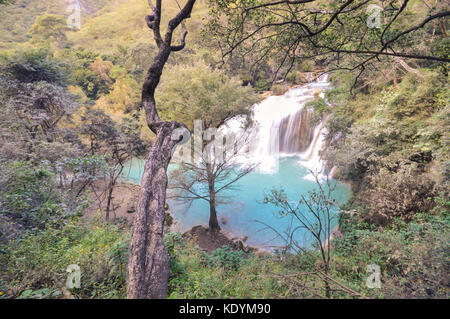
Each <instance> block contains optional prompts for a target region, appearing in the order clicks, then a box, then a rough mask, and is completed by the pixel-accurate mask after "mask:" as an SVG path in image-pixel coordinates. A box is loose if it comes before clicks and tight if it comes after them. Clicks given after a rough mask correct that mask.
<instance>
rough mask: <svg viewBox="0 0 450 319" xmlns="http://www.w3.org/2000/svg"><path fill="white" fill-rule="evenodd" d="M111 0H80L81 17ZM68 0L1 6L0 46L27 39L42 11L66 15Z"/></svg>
mask: <svg viewBox="0 0 450 319" xmlns="http://www.w3.org/2000/svg"><path fill="white" fill-rule="evenodd" d="M110 2H111V0H98V1H86V0H82V1H80V4H81V8H82V19H83V20H84V19H89V18H90V17H91V16H92V15H95V14H96V13H97V12H98V11H99V10H100V9H101V8H103V7H104V6H105V5H106V4H108V3H110ZM69 3H70V1H69V0H48V1H33V0H17V1H15V2H14V3H13V4H11V5H9V6H6V7H2V8H1V11H0V21H1V23H0V48H8V49H10V48H11V47H14V45H15V44H17V43H23V42H26V41H28V40H29V39H30V38H31V36H30V34H29V33H28V31H29V29H30V28H31V26H32V25H33V23H34V22H35V20H36V18H37V17H39V16H41V15H43V14H44V13H50V14H57V15H62V16H65V17H68V13H67V7H68V4H69Z"/></svg>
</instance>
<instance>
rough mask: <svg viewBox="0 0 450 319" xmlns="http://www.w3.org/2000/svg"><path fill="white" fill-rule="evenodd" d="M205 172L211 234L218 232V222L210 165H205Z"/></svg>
mask: <svg viewBox="0 0 450 319" xmlns="http://www.w3.org/2000/svg"><path fill="white" fill-rule="evenodd" d="M206 172H207V175H208V188H209V229H210V230H211V231H212V232H218V231H220V226H219V221H218V220H217V212H216V190H215V185H214V176H213V173H212V166H211V164H206Z"/></svg>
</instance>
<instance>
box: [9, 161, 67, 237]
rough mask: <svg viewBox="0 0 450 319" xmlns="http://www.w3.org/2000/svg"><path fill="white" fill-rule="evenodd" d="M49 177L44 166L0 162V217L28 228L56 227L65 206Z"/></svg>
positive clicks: (47, 170) (47, 168) (49, 174)
mask: <svg viewBox="0 0 450 319" xmlns="http://www.w3.org/2000/svg"><path fill="white" fill-rule="evenodd" d="M52 178H53V174H52V173H51V170H50V168H49V167H48V166H46V165H44V164H41V165H39V166H33V165H31V164H30V163H27V162H10V163H3V164H2V165H1V166H0V189H1V190H2V192H1V193H0V216H7V217H10V218H12V219H14V220H15V221H16V222H18V223H20V224H22V225H23V226H24V227H26V228H28V229H32V228H43V227H45V225H52V224H59V223H60V222H61V218H62V215H63V213H64V212H65V206H64V203H63V202H62V198H61V194H60V192H59V191H58V189H57V188H56V185H55V184H54V182H53V180H52ZM1 235H2V234H0V236H1Z"/></svg>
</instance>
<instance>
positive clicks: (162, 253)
mask: <svg viewBox="0 0 450 319" xmlns="http://www.w3.org/2000/svg"><path fill="white" fill-rule="evenodd" d="M161 3H162V0H157V1H156V6H154V5H153V4H152V2H151V1H150V0H149V5H150V7H151V8H152V10H153V14H152V15H149V16H147V17H146V19H145V20H146V22H147V25H148V27H149V28H150V29H152V30H153V35H154V38H155V41H156V44H157V46H158V48H159V51H158V54H157V55H156V57H155V59H154V61H153V64H152V65H151V67H150V69H149V70H148V72H147V76H146V79H145V81H144V85H143V88H142V106H143V108H144V110H145V117H146V120H147V125H148V127H149V128H150V129H151V130H152V132H153V133H155V134H156V139H155V141H154V143H153V145H152V147H151V149H150V152H149V154H148V158H147V161H146V163H145V167H144V174H143V176H142V181H141V188H140V191H139V198H138V203H137V210H136V216H135V218H134V224H133V234H132V237H131V243H130V250H129V257H128V266H127V298H139V299H143V298H165V297H166V295H167V284H168V278H169V263H168V256H167V251H166V248H165V246H164V238H163V228H164V221H165V216H166V215H165V210H164V206H165V203H166V189H167V166H168V165H169V162H170V159H171V157H172V149H173V148H174V146H175V145H176V144H177V143H178V141H179V140H180V138H179V137H176V138H175V139H174V138H172V135H173V133H174V130H176V129H178V128H185V129H186V127H185V126H184V125H183V124H180V123H177V122H165V121H162V120H161V119H160V118H159V115H158V111H157V109H156V101H155V90H156V87H157V86H158V84H159V81H160V78H161V74H162V71H163V69H164V66H165V64H166V62H167V59H168V58H169V55H170V53H171V52H174V51H180V50H182V49H183V48H184V46H185V40H186V35H187V30H186V28H185V25H184V23H183V21H184V20H185V19H187V18H189V17H190V14H191V11H192V8H193V6H194V4H195V0H188V1H187V3H186V5H185V6H184V7H183V9H181V10H180V11H179V12H178V14H177V15H176V16H175V17H174V18H173V19H171V20H170V21H169V24H168V28H167V32H166V34H165V37H164V39H163V38H162V37H161V34H160V22H161ZM180 24H181V25H182V27H183V34H182V38H181V44H180V45H175V46H174V45H172V34H173V32H174V30H175V29H176V28H177V27H178V26H179V25H180Z"/></svg>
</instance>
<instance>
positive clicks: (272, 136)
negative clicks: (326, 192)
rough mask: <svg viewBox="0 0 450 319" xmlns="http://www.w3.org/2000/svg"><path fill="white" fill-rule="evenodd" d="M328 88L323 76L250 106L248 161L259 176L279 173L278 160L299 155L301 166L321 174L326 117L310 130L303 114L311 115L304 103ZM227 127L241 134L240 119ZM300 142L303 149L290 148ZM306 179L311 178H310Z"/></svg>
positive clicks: (227, 124) (323, 168)
mask: <svg viewBox="0 0 450 319" xmlns="http://www.w3.org/2000/svg"><path fill="white" fill-rule="evenodd" d="M327 87H329V83H328V82H327V77H326V76H323V77H321V78H320V79H319V80H318V81H317V82H311V83H309V84H307V85H304V86H301V87H296V88H293V89H290V90H289V91H288V92H286V93H285V94H284V95H282V96H269V97H268V98H266V99H265V100H263V101H262V102H261V103H259V104H255V105H254V106H253V126H252V127H251V128H250V130H247V132H249V133H248V134H249V135H250V138H249V140H250V141H251V144H250V147H249V150H248V151H249V156H248V158H249V159H250V161H252V162H255V163H258V164H259V165H258V171H259V172H260V173H269V174H274V173H276V172H278V169H279V160H280V158H281V157H286V156H298V157H299V158H300V160H299V164H300V165H302V166H304V167H306V168H307V169H309V170H312V171H313V172H317V173H323V172H324V170H325V163H324V162H323V161H322V160H321V158H320V155H319V152H320V150H321V149H322V147H323V145H324V136H325V133H326V129H325V124H326V121H327V118H324V119H323V120H322V122H321V123H319V124H318V125H317V126H316V127H315V128H313V127H309V123H305V121H306V122H307V121H308V114H302V112H311V110H305V109H304V108H305V104H306V103H307V102H310V101H312V100H313V99H314V98H315V97H316V96H320V97H323V96H324V92H323V91H324V90H325V89H326V88H327ZM302 121H303V123H302ZM226 126H227V130H231V131H233V132H238V131H239V130H241V131H242V129H241V126H242V120H241V119H233V120H231V121H228V122H227V123H226ZM309 135H310V136H309ZM302 139H303V141H302V145H305V146H306V147H304V148H303V149H302V148H301V147H299V145H293V143H294V144H295V141H296V140H297V141H298V140H302ZM305 148H306V149H305ZM321 175H322V174H321ZM322 176H323V175H322ZM306 178H308V179H311V178H313V175H312V174H310V175H308V176H307V177H306Z"/></svg>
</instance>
